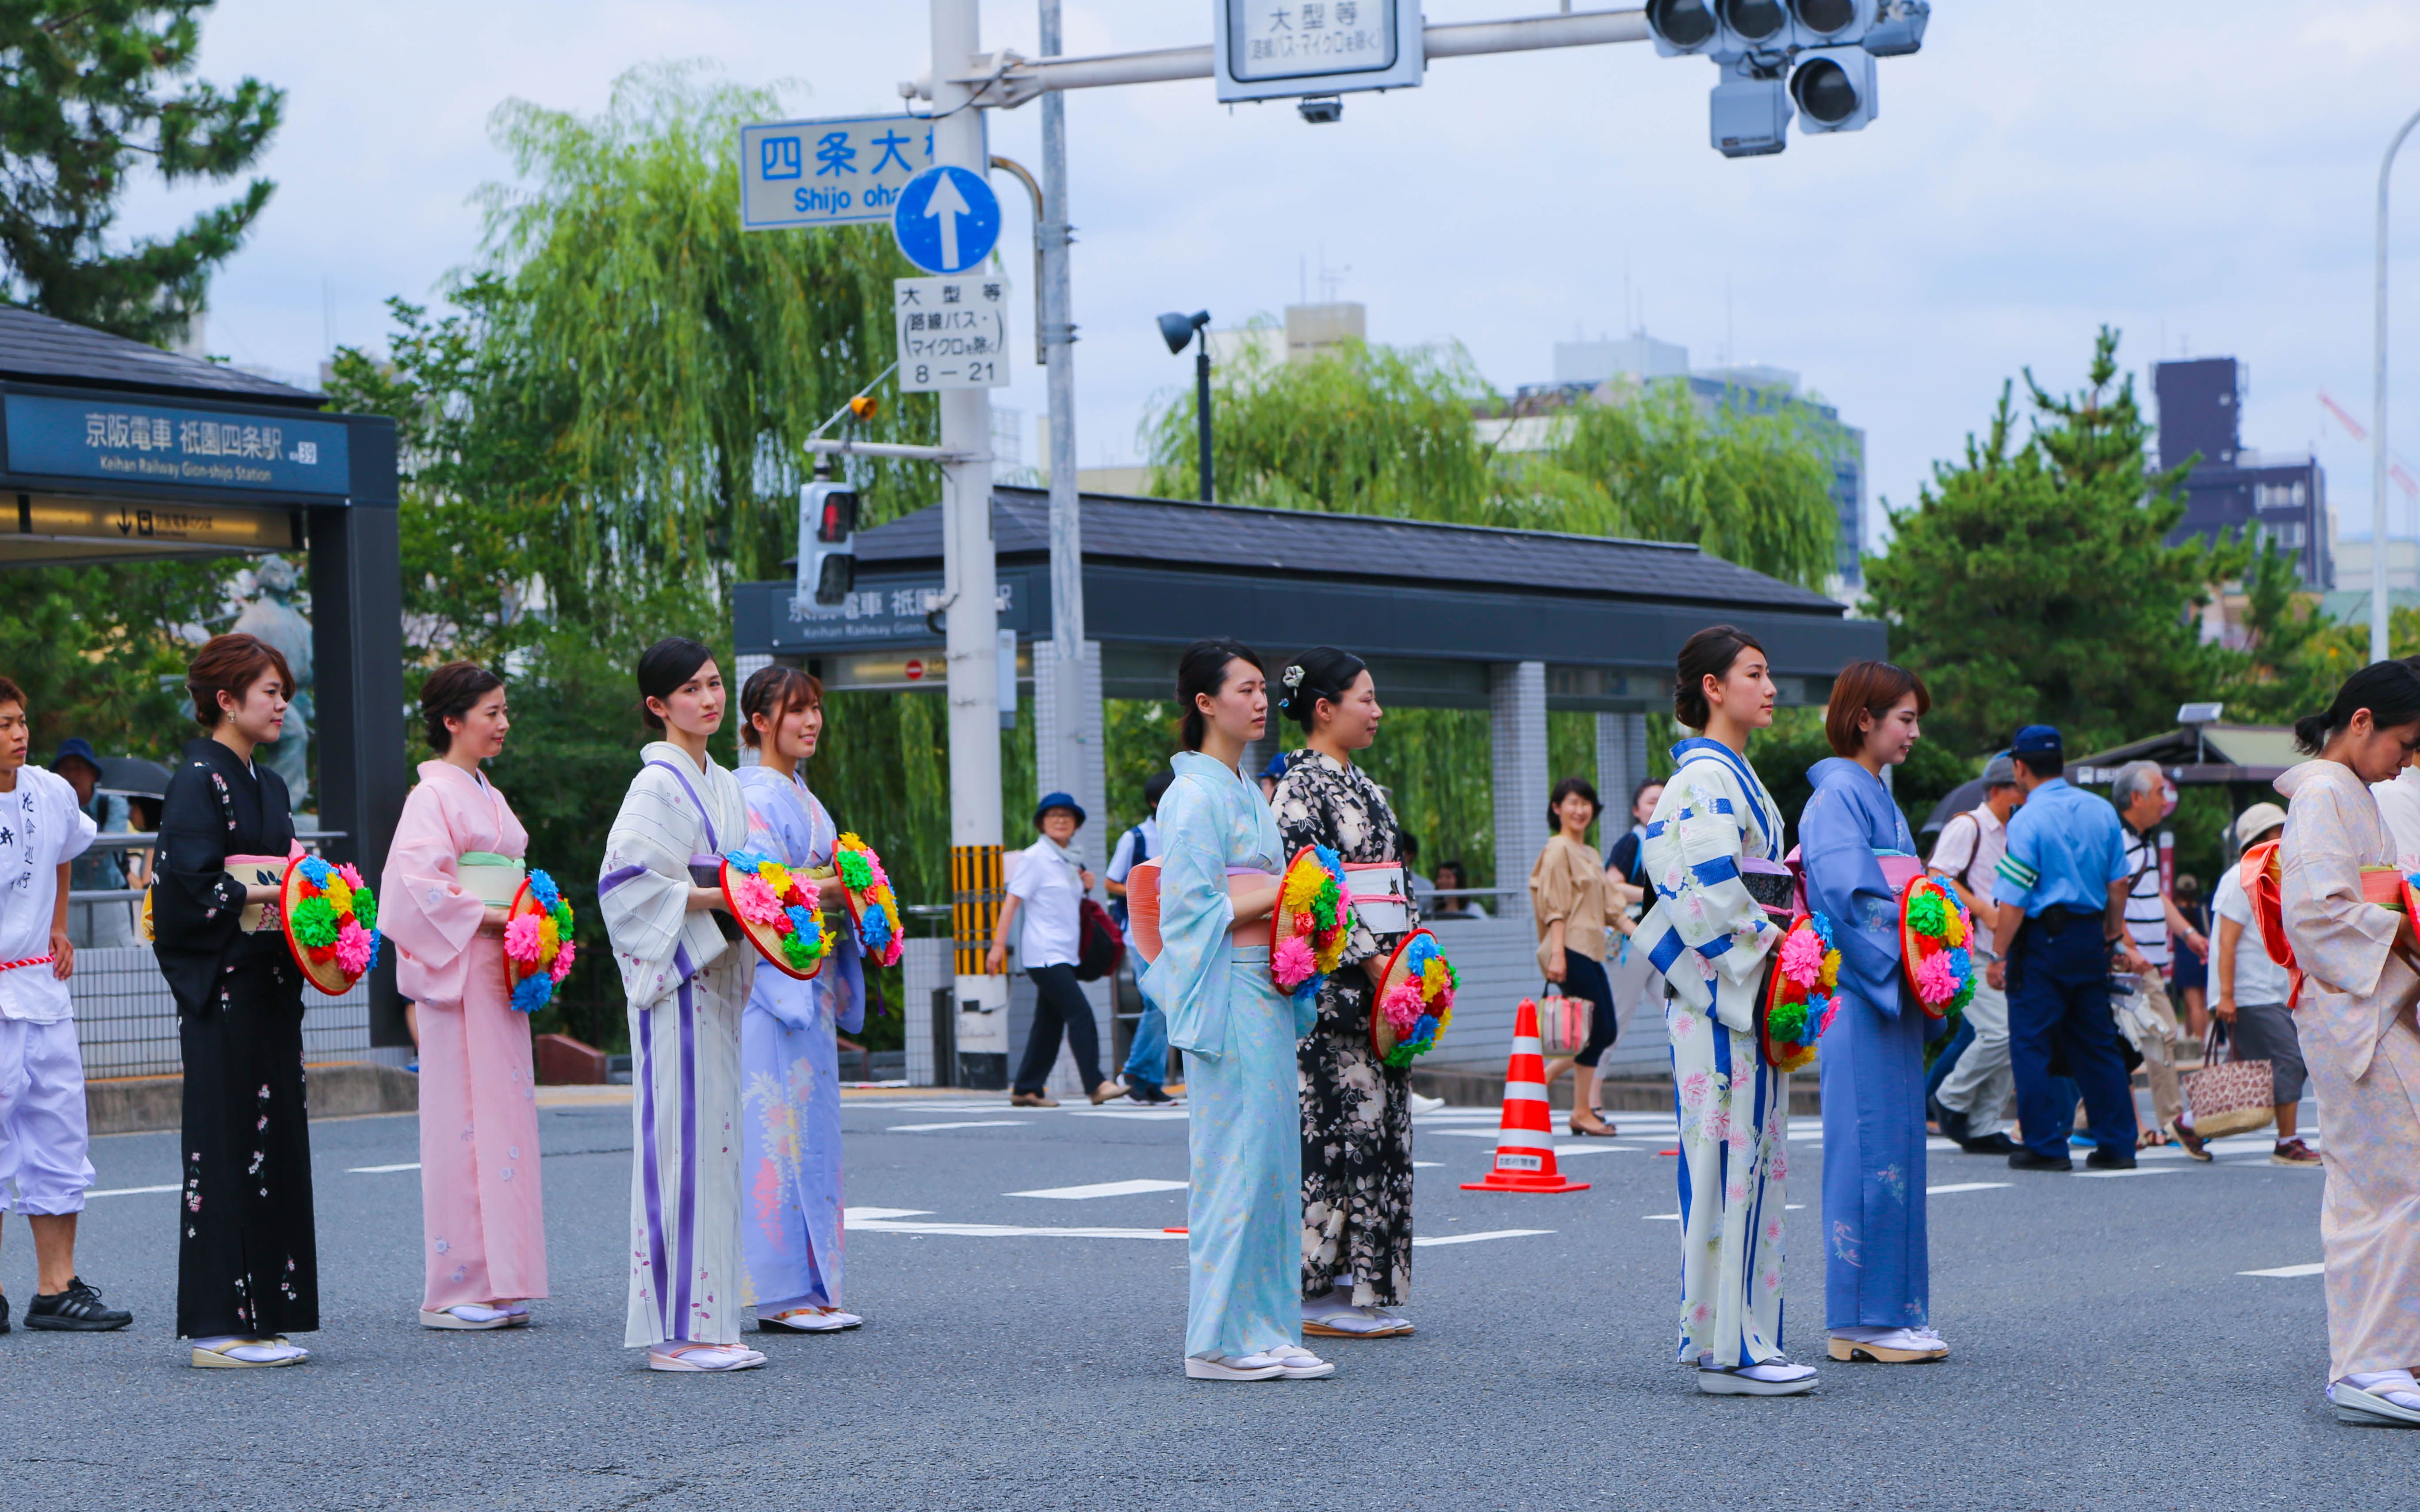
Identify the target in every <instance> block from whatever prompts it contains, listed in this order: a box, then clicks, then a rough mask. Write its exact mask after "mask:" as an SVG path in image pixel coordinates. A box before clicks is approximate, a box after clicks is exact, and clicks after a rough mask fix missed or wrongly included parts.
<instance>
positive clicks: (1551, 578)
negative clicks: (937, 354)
mask: <svg viewBox="0 0 2420 1512" xmlns="http://www.w3.org/2000/svg"><path fill="white" fill-rule="evenodd" d="M1082 498H1083V531H1084V556H1085V559H1086V560H1087V561H1095V562H1098V561H1128V562H1156V563H1181V564H1183V565H1185V566H1187V567H1189V568H1194V569H1201V568H1205V567H1206V568H1216V569H1227V570H1232V571H1236V572H1248V573H1252V574H1255V575H1264V574H1267V573H1272V572H1276V573H1289V574H1301V575H1304V576H1307V577H1317V578H1321V579H1339V578H1356V579H1365V580H1367V579H1380V580H1398V581H1404V582H1411V583H1419V584H1420V585H1423V586H1429V587H1435V586H1439V585H1443V584H1467V585H1474V586H1483V587H1490V588H1517V589H1522V590H1527V591H1531V592H1540V593H1558V594H1586V595H1591V596H1595V595H1609V596H1615V597H1621V598H1628V599H1643V600H1651V601H1657V602H1667V603H1721V604H1732V605H1737V604H1753V605H1755V606H1756V607H1758V608H1760V609H1766V610H1772V611H1779V612H1782V613H1802V614H1807V613H1812V614H1830V615H1838V614H1841V613H1843V612H1845V610H1844V609H1843V608H1842V607H1841V606H1840V605H1839V604H1838V603H1837V602H1835V601H1834V600H1832V599H1828V598H1825V597H1824V596H1823V594H1817V593H1810V592H1809V591H1807V589H1804V588H1798V587H1794V586H1792V584H1789V583H1785V582H1782V581H1780V580H1778V579H1773V578H1768V577H1766V576H1764V575H1763V574H1762V573H1760V572H1751V571H1750V570H1748V569H1747V568H1745V567H1742V566H1737V565H1735V564H1733V563H1729V562H1725V561H1724V560H1722V559H1721V558H1720V557H1714V556H1708V555H1707V554H1706V553H1705V552H1703V551H1701V550H1699V548H1697V547H1694V546H1676V545H1670V544H1667V543H1665V542H1660V541H1622V540H1613V539H1608V538H1606V537H1603V536H1593V535H1561V534H1557V533H1555V532H1550V531H1506V530H1492V529H1488V528H1485V527H1481V526H1471V525H1439V524H1432V523H1429V522H1426V521H1422V520H1404V519H1384V518H1379V517H1373V516H1368V515H1314V514H1309V513H1305V512H1302V511H1296V510H1288V509H1252V508H1247V507H1245V506H1243V505H1239V504H1203V503H1196V502H1189V501H1182V500H1171V499H1133V498H1123V497H1119V496H1116V495H1105V494H1085V495H1083V496H1082ZM992 539H993V542H994V544H995V545H996V547H997V548H998V550H999V554H1000V555H1001V557H1002V558H1009V557H1016V556H1047V555H1048V554H1049V550H1050V498H1049V495H1047V493H1043V492H1041V491H1039V490H1037V489H1032V488H1008V487H1002V488H996V489H994V490H993V492H992ZM857 553H858V558H859V560H860V561H862V562H866V563H907V562H920V561H932V562H938V561H939V560H940V557H941V508H940V506H939V504H934V505H931V506H929V507H927V508H924V509H920V510H918V511H916V512H915V513H914V514H912V515H908V516H907V517H904V518H901V519H896V520H893V521H892V522H891V523H890V524H888V525H882V526H877V527H876V528H875V529H874V530H871V531H868V532H865V533H864V534H863V535H861V536H860V537H859V538H858V543H857ZM1388 563H1402V564H1403V568H1402V570H1401V571H1400V572H1391V571H1388V570H1387V564H1388Z"/></svg>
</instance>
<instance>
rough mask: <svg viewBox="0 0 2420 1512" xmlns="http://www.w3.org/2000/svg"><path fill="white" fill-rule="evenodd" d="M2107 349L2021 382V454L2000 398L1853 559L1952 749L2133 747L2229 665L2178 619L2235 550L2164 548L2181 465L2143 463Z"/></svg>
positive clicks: (2125, 388) (2140, 440)
mask: <svg viewBox="0 0 2420 1512" xmlns="http://www.w3.org/2000/svg"><path fill="white" fill-rule="evenodd" d="M2117 353H2118V333H2117V332H2115V331H2113V330H2110V329H2108V328H2106V327H2104V328H2102V332H2101V334H2100V337H2099V339H2098V341H2097V342H2096V343H2095V346H2094V349H2093V357H2092V364H2091V368H2090V376H2089V379H2088V382H2087V386H2086V388H2085V389H2084V390H2083V391H2082V392H2080V393H2076V394H2074V395H2072V396H2067V397H2060V396H2055V395H2053V394H2051V393H2048V392H2046V391H2045V390H2043V389H2042V388H2041V386H2040V385H2039V384H2037V383H2035V382H2034V381H2033V378H2032V375H2031V374H2030V373H2028V374H2027V375H2026V379H2025V381H2026V387H2027V390H2028V391H2029V395H2030V401H2031V405H2032V409H2033V411H2034V414H2033V420H2034V425H2033V433H2032V434H2031V436H2029V437H2028V438H2027V439H2026V440H2024V442H2023V444H2018V443H2017V441H2016V440H2015V436H2014V432H2015V427H2016V417H2015V413H2014V410H2013V409H2012V407H2011V405H2010V403H2009V393H2008V391H2007V390H2006V389H2003V391H2002V393H2001V397H2000V402H1999V405H1998V408H1997V409H1995V411H1994V412H1993V418H1992V424H1991V428H1990V430H1989V432H1988V433H1987V434H1986V436H1985V437H1984V438H1983V439H1982V440H1977V439H1975V438H1974V437H1972V436H1969V437H1968V438H1967V442H1966V455H1965V457H1964V459H1963V461H1962V462H1961V463H1940V464H1936V465H1935V467H1934V470H1933V481H1932V483H1931V485H1929V486H1926V487H1925V488H1924V490H1923V491H1922V493H1921V495H1920V496H1919V499H1918V501H1917V503H1916V507H1915V508H1913V509H1909V510H1906V511H1903V512H1901V513H1900V514H1898V515H1896V516H1895V517H1893V534H1894V538H1893V541H1892V544H1891V549H1890V552H1889V554H1888V555H1887V556H1884V557H1880V558H1876V559H1874V560H1872V561H1871V562H1870V563H1869V564H1868V569H1867V588H1868V594H1869V599H1870V603H1871V608H1872V610H1873V612H1874V613H1875V614H1876V615H1878V616H1879V617H1880V618H1882V619H1884V620H1885V621H1886V622H1888V624H1889V625H1890V633H1891V655H1892V657H1893V659H1895V660H1897V661H1900V662H1902V663H1904V664H1906V665H1908V666H1910V667H1914V668H1916V669H1917V670H1919V671H1921V672H1922V673H1923V675H1924V677H1925V680H1926V682H1927V683H1928V684H1930V685H1931V692H1932V699H1933V709H1932V714H1931V717H1929V718H1928V719H1927V720H1926V726H1927V733H1929V734H1930V735H1931V738H1933V739H1935V740H1939V741H1942V742H1944V743H1945V744H1946V745H1947V746H1948V747H1949V748H1951V749H1952V750H1954V751H1957V752H1959V753H1962V754H1970V755H1971V754H1975V753H1979V752H1982V751H1985V750H1988V749H1990V748H1993V747H1994V746H1996V745H1998V744H2000V743H2001V742H2004V741H2005V740H2006V739H2007V738H2008V737H2009V733H2010V732H2011V731H2013V730H2014V729H2016V728H2017V727H2018V726H2020V725H2024V724H2032V723H2045V724H2055V725H2057V726H2059V727H2060V729H2061V730H2062V731H2063V732H2064V733H2065V734H2066V737H2067V744H2068V748H2069V749H2070V750H2073V751H2079V752H2080V751H2087V750H2092V749H2095V748H2101V747H2104V746H2108V745H2112V744H2116V743H2117V742H2118V741H2120V740H2124V739H2129V738H2134V737H2139V736H2141V735H2144V734H2147V733H2150V732H2152V731H2155V730H2158V729H2162V728H2164V727H2166V726H2167V725H2168V724H2169V723H2170V722H2172V720H2173V717H2174V715H2175V711H2176V708H2177V705H2178V704H2180V703H2181V702H2187V701H2188V700H2192V699H2197V698H2210V697H2213V696H2216V695H2217V694H2218V693H2219V692H2220V691H2221V690H2222V689H2223V688H2224V687H2226V685H2227V683H2228V680H2229V678H2230V677H2231V676H2232V674H2233V673H2234V671H2236V666H2237V662H2236V659H2235V658H2234V657H2233V656H2231V654H2229V653H2227V652H2226V651H2225V650H2224V649H2223V648H2221V647H2218V646H2215V645H2205V644H2203V643H2202V641H2201V640H2200V637H2199V635H2198V632H2197V627H2196V625H2195V622H2194V618H2193V611H2194V610H2195V609H2197V608H2198V607H2200V606H2201V605H2202V604H2204V603H2206V602H2207V601H2208V599H2209V596H2210V594H2211V590H2212V585H2214V584H2216V583H2218V582H2221V581H2223V580H2225V579H2229V578H2233V577H2235V576H2237V575H2239V574H2241V573H2242V571H2243V570H2244V569H2245V568H2246V567H2247V566H2248V565H2250V562H2251V558H2250V553H2249V552H2248V551H2247V550H2246V549H2245V548H2242V546H2240V545H2238V544H2235V543H2232V542H2221V543H2219V544H2217V545H2216V546H2212V545H2210V544H2208V543H2204V542H2201V541H2198V540H2196V541H2189V542H2187V543H2185V544H2183V545H2180V546H2174V547H2171V546H2165V545H2163V544H2162V541H2163V538H2164V536H2165V535H2166V534H2167V533H2168V532H2170V531H2172V530H2174V529H2175V528H2176V526H2177V525H2178V523H2179V522H2180V520H2181V519H2182V518H2183V517H2184V505H2183V502H2182V501H2181V499H2180V496H2179V493H2178V485H2179V484H2180V481H2181V479H2182V471H2181V470H2179V471H2170V472H2165V473H2155V472H2153V471H2150V469H2149V465H2148V464H2147V463H2146V461H2145V456H2146V455H2147V447H2148V444H2149V437H2150V426H2149V424H2148V423H2147V422H2146V421H2145V420H2144V418H2143V415H2142V411H2141V409H2140V407H2139V406H2138V405H2137V404H2136V402H2135V398H2134V386H2133V378H2132V377H2131V376H2130V377H2128V378H2125V379H2124V380H2123V381H2118V358H2117Z"/></svg>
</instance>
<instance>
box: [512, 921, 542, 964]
mask: <svg viewBox="0 0 2420 1512" xmlns="http://www.w3.org/2000/svg"><path fill="white" fill-rule="evenodd" d="M538 929H539V924H538V916H537V915H535V914H523V915H521V916H520V918H516V919H514V920H513V921H512V922H511V923H509V924H506V925H505V926H504V954H506V955H508V956H511V957H512V958H513V959H514V960H516V961H520V962H530V961H535V960H536V959H537V955H538V949H539V946H538Z"/></svg>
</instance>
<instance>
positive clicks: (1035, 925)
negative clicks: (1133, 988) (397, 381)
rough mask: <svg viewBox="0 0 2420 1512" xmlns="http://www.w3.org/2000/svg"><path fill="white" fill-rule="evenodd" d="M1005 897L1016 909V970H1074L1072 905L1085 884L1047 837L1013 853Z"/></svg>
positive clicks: (1076, 923)
mask: <svg viewBox="0 0 2420 1512" xmlns="http://www.w3.org/2000/svg"><path fill="white" fill-rule="evenodd" d="M1008 895H1009V896H1010V897H1012V898H1014V899H1016V903H1017V911H1016V920H1017V935H1016V964H1017V965H1018V966H1020V967H1021V968H1023V969H1025V970H1027V971H1031V970H1032V969H1033V968H1034V967H1035V966H1072V965H1074V964H1076V957H1077V951H1078V947H1079V946H1080V945H1081V943H1082V939H1081V934H1080V929H1081V923H1082V920H1081V918H1080V916H1079V914H1078V907H1077V905H1078V903H1081V902H1082V901H1083V898H1084V879H1083V877H1082V876H1081V875H1079V874H1078V872H1077V870H1076V867H1075V864H1074V863H1073V862H1071V861H1069V860H1067V859H1066V858H1065V857H1064V856H1062V855H1060V853H1059V848H1058V847H1057V846H1055V845H1053V844H1051V843H1050V841H1049V840H1048V838H1047V837H1045V838H1044V839H1041V840H1037V841H1034V842H1033V843H1032V844H1031V845H1028V846H1027V847H1026V848H1025V849H1024V850H1022V851H1020V852H1018V853H1017V857H1016V871H1015V872H1013V873H1012V874H1011V875H1010V877H1009V879H1008Z"/></svg>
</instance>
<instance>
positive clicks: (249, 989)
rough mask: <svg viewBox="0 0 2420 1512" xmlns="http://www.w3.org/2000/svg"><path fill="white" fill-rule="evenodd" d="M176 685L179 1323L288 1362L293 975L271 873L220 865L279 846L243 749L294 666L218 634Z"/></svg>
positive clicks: (306, 1252)
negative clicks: (187, 717) (193, 734)
mask: <svg viewBox="0 0 2420 1512" xmlns="http://www.w3.org/2000/svg"><path fill="white" fill-rule="evenodd" d="M186 686H187V688H188V689H189V691H191V693H192V694H193V698H194V719H195V720H197V721H199V723H200V724H201V726H202V728H203V729H205V730H207V731H209V736H208V737H207V738H205V739H200V740H195V741H193V742H191V743H190V744H188V745H187V746H186V747H185V749H184V753H183V755H182V757H181V758H180V759H179V761H178V767H177V771H176V774H175V775H174V776H173V777H171V778H170V779H168V794H167V797H166V799H165V800H164V802H163V809H162V812H161V818H160V857H159V871H158V877H157V880H156V881H155V882H154V883H153V885H152V889H151V919H152V933H153V936H154V946H153V949H155V951H156V952H157V954H158V956H159V959H160V970H161V972H162V974H163V975H164V976H165V977H166V978H167V979H168V987H169V990H170V991H171V992H172V993H174V994H175V995H176V999H177V1019H178V1028H179V1030H180V1033H181V1037H182V1040H183V1042H184V1055H185V1126H184V1127H185V1134H184V1138H185V1143H184V1149H185V1170H184V1189H183V1191H182V1192H181V1193H180V1194H179V1200H178V1206H177V1224H178V1251H177V1334H178V1336H179V1337H181V1338H190V1339H192V1340H193V1341H194V1353H193V1362H194V1364H195V1365H238V1366H241V1365H299V1364H300V1363H302V1360H304V1359H305V1358H307V1357H308V1353H309V1351H307V1350H303V1349H302V1348H300V1347H298V1346H296V1345H293V1344H290V1343H288V1342H287V1340H286V1337H285V1335H288V1334H303V1333H311V1332H314V1331H316V1330H317V1329H318V1326H319V1281H318V1250H317V1246H316V1243H315V1241H314V1238H313V1228H312V1222H311V1135H310V1128H309V1124H308V1121H307V1113H306V1110H305V1107H304V1103H303V1091H302V970H301V968H300V967H298V966H296V965H295V964H294V958H293V955H292V954H291V953H290V951H289V950H288V949H287V944H286V940H285V937H284V934H283V932H282V931H281V930H280V929H279V928H278V925H277V922H276V912H275V910H276V907H277V888H276V887H273V886H270V885H266V884H262V883H259V882H256V881H252V882H246V881H239V880H238V879H237V878H236V877H234V876H231V875H229V874H228V872H227V871H226V858H227V857H228V856H285V855H287V853H288V851H289V850H290V849H291V848H292V845H293V842H294V818H293V815H292V813H291V812H290V811H289V810H288V808H287V794H286V782H285V779H283V778H280V777H279V776H278V775H277V774H276V773H275V772H273V771H271V770H269V769H268V768H267V767H265V766H262V767H256V766H255V765H254V764H253V750H254V748H255V747H256V746H258V745H260V744H262V743H264V742H267V741H272V740H275V739H276V738H277V735H278V732H279V730H280V728H281V727H282V726H283V725H284V723H285V719H286V705H287V700H288V699H289V698H290V697H291V696H292V693H293V687H294V678H293V673H292V672H291V671H288V670H287V665H286V658H285V657H284V656H280V655H278V653H277V651H276V649H275V648H274V647H272V646H271V645H269V644H268V643H267V642H265V641H263V640H259V639H257V638H256V637H254V636H249V635H223V636H220V637H218V638H216V639H215V640H211V641H210V642H209V644H208V645H206V646H204V647H203V648H202V650H201V652H200V654H199V655H198V656H194V663H193V667H192V669H191V670H190V671H188V672H187V674H186ZM246 903H265V904H267V905H268V909H269V912H268V913H267V914H266V915H265V916H264V917H265V920H266V921H265V923H264V924H263V927H262V928H261V929H260V930H259V931H258V932H257V933H243V930H242V922H241V921H242V918H243V910H244V905H245V904H246Z"/></svg>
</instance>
